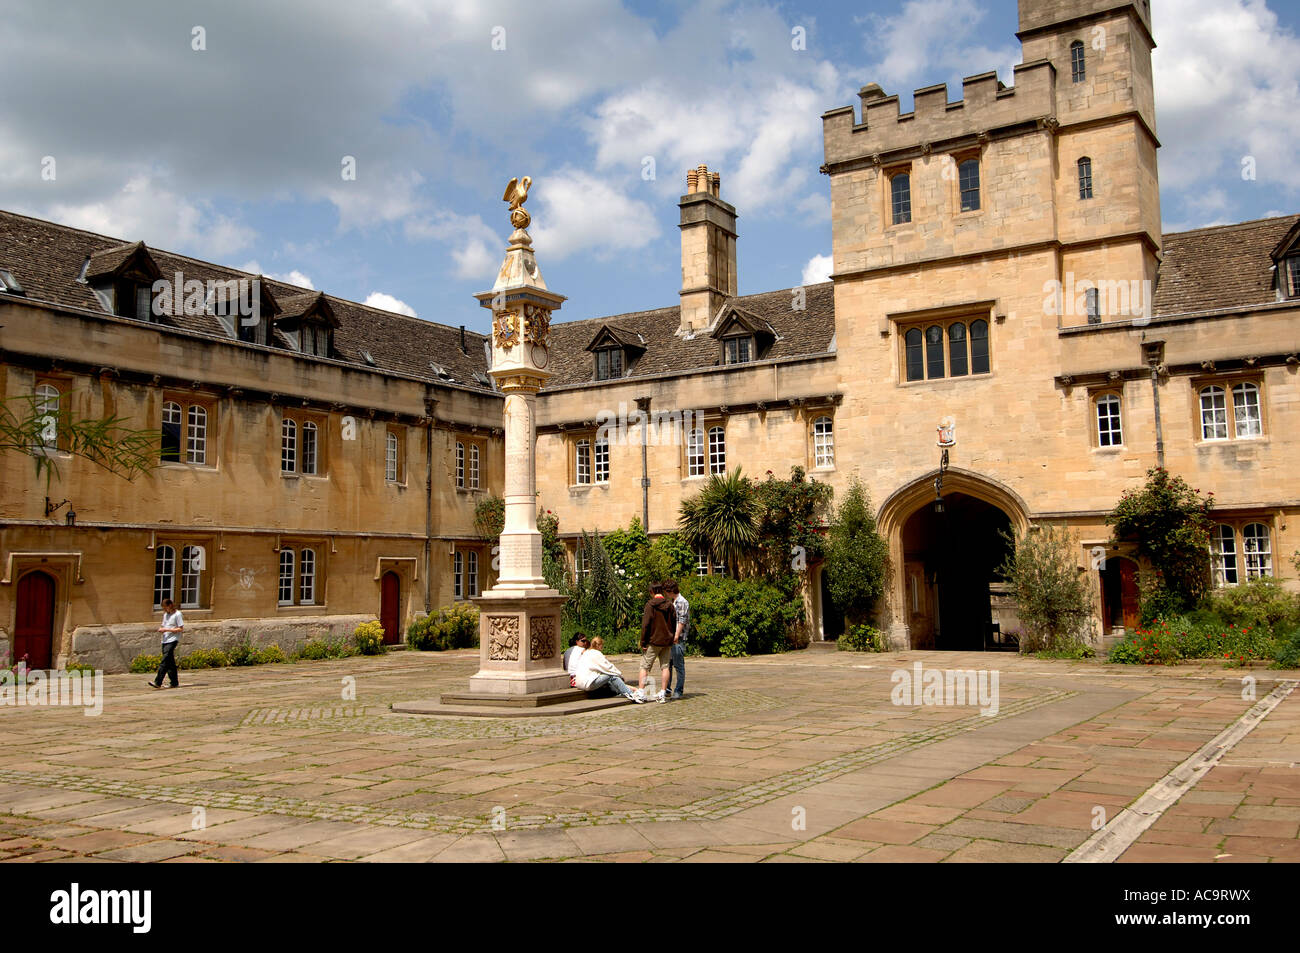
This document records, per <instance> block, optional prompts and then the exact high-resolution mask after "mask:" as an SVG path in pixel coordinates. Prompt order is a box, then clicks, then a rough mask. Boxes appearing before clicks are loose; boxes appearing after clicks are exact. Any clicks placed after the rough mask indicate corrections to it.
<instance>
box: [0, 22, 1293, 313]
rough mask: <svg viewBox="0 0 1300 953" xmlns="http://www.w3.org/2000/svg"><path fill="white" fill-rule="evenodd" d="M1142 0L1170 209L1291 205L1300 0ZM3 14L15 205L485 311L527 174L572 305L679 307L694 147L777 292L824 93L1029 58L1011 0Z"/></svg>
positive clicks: (810, 259) (424, 309) (819, 190)
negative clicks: (347, 172) (683, 208)
mask: <svg viewBox="0 0 1300 953" xmlns="http://www.w3.org/2000/svg"><path fill="white" fill-rule="evenodd" d="M1152 6H1153V17H1154V32H1155V37H1156V41H1157V43H1158V44H1159V48H1158V49H1157V51H1156V53H1155V76H1156V105H1157V112H1158V118H1157V122H1158V127H1159V129H1158V132H1159V135H1160V138H1161V142H1162V146H1163V148H1162V149H1161V153H1160V176H1161V186H1162V206H1163V217H1164V223H1165V228H1166V230H1167V231H1174V230H1180V229H1185V228H1192V227H1199V226H1202V225H1210V224H1220V223H1224V222H1232V221H1242V220H1246V219H1250V218H1259V217H1264V216H1267V215H1277V214H1289V213H1292V212H1296V211H1300V171H1297V170H1298V169H1300V166H1298V165H1297V163H1296V161H1295V147H1296V143H1297V142H1300V111H1298V110H1297V109H1296V102H1297V97H1298V96H1300V39H1298V38H1297V34H1298V33H1300V8H1298V5H1297V4H1295V3H1293V2H1286V3H1284V2H1282V0H1268V2H1265V0H1153V3H1152ZM6 8H7V11H8V12H7V15H6V18H5V27H6V29H5V32H4V33H3V34H0V84H2V85H3V88H4V89H6V90H8V94H7V96H6V104H5V109H4V110H3V111H2V112H0V207H3V208H5V209H9V210H13V211H19V212H23V213H26V214H31V215H37V216H40V217H43V218H50V219H53V220H55V221H59V222H64V223H66V224H70V225H76V226H79V227H83V228H88V229H91V230H94V231H99V232H103V233H106V234H110V235H117V236H120V237H122V238H125V239H128V240H132V241H133V240H136V239H143V240H144V241H145V242H146V243H147V244H150V245H154V246H157V247H161V248H167V249H170V250H173V251H178V252H182V253H185V254H189V255H193V256H194V257H197V258H203V259H206V260H211V261H218V262H221V263H223V264H227V265H232V266H235V267H245V268H249V269H251V270H258V271H263V272H265V273H267V274H273V275H275V276H277V277H281V278H285V279H287V280H292V281H295V282H297V283H303V284H308V283H309V284H310V286H311V287H315V288H319V289H322V290H325V291H327V292H329V293H330V294H335V295H339V296H341V297H345V298H351V299H354V300H358V301H365V300H367V299H370V300H371V301H372V303H376V304H378V305H379V306H382V307H387V308H389V309H392V310H405V311H407V312H408V313H411V312H413V313H416V314H418V315H419V316H420V317H422V318H427V319H430V320H435V321H441V322H444V323H447V324H451V325H457V324H466V325H468V326H470V327H471V328H475V329H477V330H486V328H487V320H486V312H484V311H482V310H481V309H480V308H479V307H478V305H477V302H475V301H474V300H473V298H472V297H471V296H472V294H473V293H474V292H477V291H482V290H485V289H486V288H488V287H490V285H491V283H492V280H493V278H494V275H495V271H496V267H497V265H498V263H499V262H500V258H501V254H502V252H503V250H504V243H505V238H506V236H507V235H508V234H509V231H510V229H509V225H508V223H507V220H506V214H505V205H504V204H503V203H502V202H501V201H500V199H501V194H502V191H503V189H504V187H505V183H506V182H507V181H508V180H509V179H510V178H511V177H512V176H515V175H523V174H528V175H531V176H532V178H533V180H534V184H533V190H532V195H531V197H530V200H529V203H528V208H529V210H530V211H531V213H532V215H533V218H534V225H533V228H532V229H531V231H532V234H533V238H534V242H535V245H536V248H537V252H538V258H539V262H540V264H541V267H542V270H543V272H544V274H545V275H546V279H547V282H548V284H549V285H550V287H551V288H552V289H553V290H555V291H557V292H558V293H560V294H564V295H567V296H568V297H569V301H568V302H567V303H566V304H565V306H564V308H563V310H562V311H561V313H560V315H559V316H558V317H559V318H561V319H576V318H584V317H594V316H599V315H604V314H614V313H618V312H622V311H633V310H638V309H642V308H651V307H660V306H664V305H668V304H672V303H673V302H675V300H676V296H677V291H678V286H679V283H680V270H679V257H680V253H679V244H678V241H679V240H678V231H677V228H676V224H677V207H676V201H677V198H678V196H679V195H680V194H681V193H682V192H683V191H684V189H685V170H686V169H687V168H688V167H691V166H694V165H697V164H699V163H701V162H703V163H707V164H708V165H709V166H710V168H712V169H716V170H718V171H719V172H720V173H721V175H722V194H723V197H724V198H725V199H727V200H728V201H730V202H732V203H733V204H735V205H736V206H737V209H738V212H739V215H740V219H739V231H740V241H739V246H738V248H739V275H740V290H741V292H742V293H752V292H758V291H766V290H771V289H774V288H781V287H787V286H791V285H795V284H798V283H800V282H801V281H803V280H814V279H817V278H819V277H820V276H821V275H824V273H825V270H826V267H827V262H826V259H825V258H824V256H826V255H828V254H829V252H830V221H829V204H828V199H829V188H828V181H827V179H826V177H825V176H822V175H820V174H819V173H818V171H817V169H818V166H819V165H820V164H821V162H822V144H821V120H820V115H821V113H822V112H823V111H825V110H827V109H830V108H833V107H836V106H841V105H847V104H849V103H854V102H856V96H855V94H856V91H857V89H858V88H859V87H860V86H862V85H864V84H865V83H868V82H878V83H880V84H881V85H882V86H883V87H884V88H885V89H886V91H887V92H891V93H893V92H897V93H900V94H901V95H902V98H903V108H904V109H905V110H906V109H907V108H909V103H910V98H911V95H910V94H911V90H913V89H915V88H919V87H922V86H928V85H931V84H933V83H937V82H945V81H946V82H947V83H948V84H949V90H950V96H951V95H956V94H958V91H959V89H960V86H959V85H958V84H959V82H960V79H961V77H962V76H966V75H971V74H974V73H979V72H984V71H986V70H989V69H996V70H998V72H999V74H1000V75H1001V77H1002V78H1003V80H1004V81H1005V82H1008V83H1009V82H1011V79H1012V76H1011V67H1012V66H1013V65H1014V64H1015V63H1017V62H1019V61H1020V55H1019V44H1018V43H1017V41H1016V40H1015V36H1014V34H1015V30H1016V3H1015V2H1014V0H888V2H874V3H825V4H806V3H762V2H739V3H736V2H720V0H692V2H667V3H650V2H646V0H627V2H625V3H623V4H621V5H620V4H619V3H616V2H613V0H572V2H565V3H545V4H541V3H535V2H533V3H491V2H479V3H452V2H442V0H373V2H366V3H357V2H347V3H343V2H337V0H329V2H322V0H315V2H312V0H277V2H275V3H264V2H261V0H221V2H216V0H212V2H193V3H184V2H169V0H121V2H118V3H113V4H105V3H100V2H91V0H67V2H62V3H59V4H57V5H56V4H50V3H46V2H37V0H16V2H15V0H10V2H7V3H6ZM798 30H802V35H803V36H804V37H805V38H806V40H805V46H806V48H804V49H794V48H793V47H794V46H795V45H798V44H795V43H793V42H792V41H793V40H794V39H795V38H796V37H797V36H798V35H799V34H798V32H797V31H798ZM199 39H201V40H202V43H201V44H200V43H199V42H198V40H199ZM196 45H202V46H203V47H204V49H195V48H194V47H195V46H196ZM501 47H504V48H501ZM47 156H48V157H53V158H54V160H55V176H54V178H53V180H50V179H48V178H42V175H41V171H42V168H43V161H44V160H45V158H46V157H47ZM346 156H351V157H353V158H355V160H356V178H355V180H345V179H344V178H343V176H342V174H341V172H342V166H343V162H344V157H346ZM1246 157H1250V159H1251V160H1253V161H1252V162H1251V163H1250V165H1252V166H1253V169H1254V172H1255V176H1254V178H1253V179H1250V178H1243V176H1242V174H1241V170H1242V167H1243V165H1242V163H1243V161H1244V160H1245V158H1246ZM651 163H652V164H653V177H650V176H648V175H647V171H648V170H649V169H650V168H651Z"/></svg>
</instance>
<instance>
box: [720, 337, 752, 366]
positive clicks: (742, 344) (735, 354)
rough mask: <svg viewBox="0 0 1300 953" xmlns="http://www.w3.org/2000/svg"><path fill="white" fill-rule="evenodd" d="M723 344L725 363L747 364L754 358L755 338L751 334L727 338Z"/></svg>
mask: <svg viewBox="0 0 1300 953" xmlns="http://www.w3.org/2000/svg"><path fill="white" fill-rule="evenodd" d="M722 346H723V352H722V353H723V363H726V364H747V363H748V362H750V361H752V360H753V359H754V357H753V354H754V339H753V338H751V337H749V336H745V337H734V338H727V339H726V340H725V341H723V342H722Z"/></svg>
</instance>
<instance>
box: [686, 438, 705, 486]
mask: <svg viewBox="0 0 1300 953" xmlns="http://www.w3.org/2000/svg"><path fill="white" fill-rule="evenodd" d="M704 443H705V436H704V428H703V427H692V428H691V431H690V433H689V434H687V436H686V475H687V477H702V476H704V473H705V465H706V457H705V454H704Z"/></svg>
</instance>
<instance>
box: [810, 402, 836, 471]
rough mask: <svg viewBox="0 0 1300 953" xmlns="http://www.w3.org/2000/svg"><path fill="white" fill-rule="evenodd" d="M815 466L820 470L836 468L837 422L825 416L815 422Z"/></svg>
mask: <svg viewBox="0 0 1300 953" xmlns="http://www.w3.org/2000/svg"><path fill="white" fill-rule="evenodd" d="M813 466H814V468H815V469H818V470H830V469H832V468H834V466H835V421H834V420H833V419H832V418H830V417H828V416H826V415H824V414H823V415H822V416H821V417H818V418H817V419H816V420H814V421H813Z"/></svg>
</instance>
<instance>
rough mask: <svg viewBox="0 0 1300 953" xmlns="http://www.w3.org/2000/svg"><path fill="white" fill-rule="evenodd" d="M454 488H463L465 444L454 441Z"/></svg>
mask: <svg viewBox="0 0 1300 953" xmlns="http://www.w3.org/2000/svg"><path fill="white" fill-rule="evenodd" d="M456 486H457V487H458V488H459V489H462V490H463V489H464V488H465V444H464V443H463V442H462V441H460V440H457V441H456Z"/></svg>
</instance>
